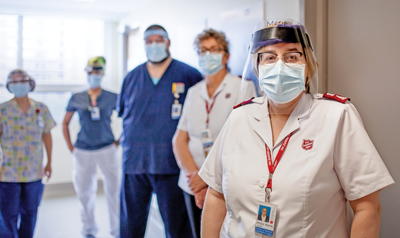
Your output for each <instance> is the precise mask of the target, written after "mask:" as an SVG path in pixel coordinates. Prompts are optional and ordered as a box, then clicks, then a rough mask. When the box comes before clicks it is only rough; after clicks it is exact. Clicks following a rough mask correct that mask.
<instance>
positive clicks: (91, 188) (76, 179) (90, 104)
mask: <svg viewBox="0 0 400 238" xmlns="http://www.w3.org/2000/svg"><path fill="white" fill-rule="evenodd" d="M105 63H106V61H105V59H104V58H103V57H101V56H99V57H93V58H91V59H90V60H89V61H88V64H87V67H86V69H85V71H86V72H87V73H88V83H89V86H90V88H89V90H87V91H83V92H79V93H76V94H73V95H72V97H71V99H70V100H69V103H68V106H67V113H66V114H65V117H64V121H63V133H64V137H65V140H66V142H67V145H68V147H69V149H70V150H71V152H72V155H73V159H74V171H73V183H74V188H75V191H76V194H77V196H78V199H79V202H80V205H81V218H82V223H83V229H82V234H83V235H84V237H85V238H94V237H95V235H96V233H97V232H98V227H97V224H96V221H95V217H94V208H95V199H96V191H97V166H99V167H100V169H101V171H102V174H103V187H104V193H105V196H106V198H107V204H108V211H109V215H110V228H111V232H110V233H111V235H113V237H118V236H119V193H120V178H121V167H122V166H121V164H120V162H119V160H118V157H117V146H118V141H115V139H114V135H113V132H112V130H111V125H110V124H111V115H112V113H113V110H115V107H116V101H117V94H115V93H112V92H109V91H107V90H104V89H102V88H101V81H102V78H103V76H104V68H105ZM75 112H77V113H78V114H79V123H80V125H81V130H80V132H79V134H78V138H77V140H76V142H75V144H74V145H73V144H72V142H71V138H70V132H69V128H68V126H69V124H70V121H71V118H72V116H73V115H74V113H75Z"/></svg>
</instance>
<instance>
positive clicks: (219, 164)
mask: <svg viewBox="0 0 400 238" xmlns="http://www.w3.org/2000/svg"><path fill="white" fill-rule="evenodd" d="M253 102H254V103H253V104H249V105H245V106H242V107H240V108H238V109H235V110H233V111H232V113H231V115H230V116H229V118H228V120H227V122H226V123H225V125H224V128H223V129H222V131H221V133H220V135H219V137H218V138H217V141H216V142H215V144H214V147H213V149H212V150H211V152H210V154H209V156H208V157H207V159H206V161H205V162H204V164H203V167H202V168H201V171H200V172H199V175H200V177H201V178H202V179H203V180H204V181H205V182H206V183H207V184H208V185H209V186H211V187H212V188H213V189H215V190H216V191H218V192H220V193H223V194H224V197H225V202H226V208H227V214H226V217H225V220H224V223H223V226H222V228H221V237H255V236H256V234H255V232H254V230H255V221H256V219H257V212H258V206H259V204H260V202H264V198H265V186H266V182H267V180H268V175H269V172H268V167H267V159H266V151H265V144H267V145H268V147H269V148H270V149H271V151H272V154H273V158H275V157H276V155H277V152H278V150H279V148H280V146H281V144H282V141H283V139H284V138H285V137H286V136H287V135H289V134H290V133H291V132H294V134H293V136H292V137H291V139H290V141H289V143H288V146H287V148H286V151H285V153H284V154H283V156H282V159H281V161H280V163H279V164H278V166H277V168H276V171H275V173H274V176H273V182H272V189H273V191H272V194H271V201H270V202H271V203H272V204H275V205H278V212H277V219H276V222H275V232H274V237H276V238H281V237H282V238H290V237H296V238H297V237H310V238H314V237H325V238H329V237H332V238H337V237H349V236H350V235H349V231H350V227H349V226H348V223H347V221H346V212H345V207H346V199H347V200H355V199H359V198H361V197H364V196H366V195H368V194H371V193H373V192H375V191H378V190H380V189H382V188H385V187H387V186H389V185H391V184H393V183H394V181H393V179H392V177H391V176H390V174H389V172H388V170H387V169H386V167H385V165H384V163H383V161H382V159H381V158H380V156H379V154H378V152H377V151H376V149H375V147H374V145H373V144H372V142H371V140H370V138H369V137H368V134H367V132H366V131H365V129H364V126H363V124H362V121H361V118H360V116H359V114H358V112H357V110H356V109H355V107H354V106H353V105H352V104H351V103H350V102H348V101H347V102H346V103H345V104H343V103H340V102H337V101H335V100H331V99H325V98H322V95H320V94H318V95H315V96H312V95H310V94H304V95H303V96H302V98H301V99H300V101H299V103H298V105H297V106H296V108H295V109H294V110H293V112H292V113H291V115H290V117H289V119H288V121H287V122H286V124H285V127H284V128H283V130H282V132H281V134H280V135H279V138H278V139H277V142H276V144H275V146H272V133H271V125H270V119H269V116H268V103H267V100H266V99H265V98H256V99H254V100H253ZM304 140H310V141H313V146H312V148H311V149H310V148H309V147H308V150H305V149H303V145H305V141H304ZM306 148H307V147H306ZM265 237H266V236H265Z"/></svg>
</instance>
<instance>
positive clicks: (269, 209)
mask: <svg viewBox="0 0 400 238" xmlns="http://www.w3.org/2000/svg"><path fill="white" fill-rule="evenodd" d="M277 210H278V206H277V205H274V204H271V203H261V204H260V206H259V207H258V212H257V217H256V226H255V232H256V234H261V235H266V236H273V235H274V228H275V219H276V212H277Z"/></svg>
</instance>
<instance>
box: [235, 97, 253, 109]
mask: <svg viewBox="0 0 400 238" xmlns="http://www.w3.org/2000/svg"><path fill="white" fill-rule="evenodd" d="M253 99H254V97H252V98H250V99H249V100H247V101H244V102H241V103H239V104H238V105H236V106H234V107H233V109H236V108H238V107H241V106H243V105H246V104H250V103H253Z"/></svg>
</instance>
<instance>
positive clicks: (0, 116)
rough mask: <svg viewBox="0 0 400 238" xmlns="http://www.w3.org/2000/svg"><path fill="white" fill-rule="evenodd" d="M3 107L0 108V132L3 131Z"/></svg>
mask: <svg viewBox="0 0 400 238" xmlns="http://www.w3.org/2000/svg"><path fill="white" fill-rule="evenodd" d="M2 111H3V109H2V108H0V134H1V133H2V132H3V112H2Z"/></svg>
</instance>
